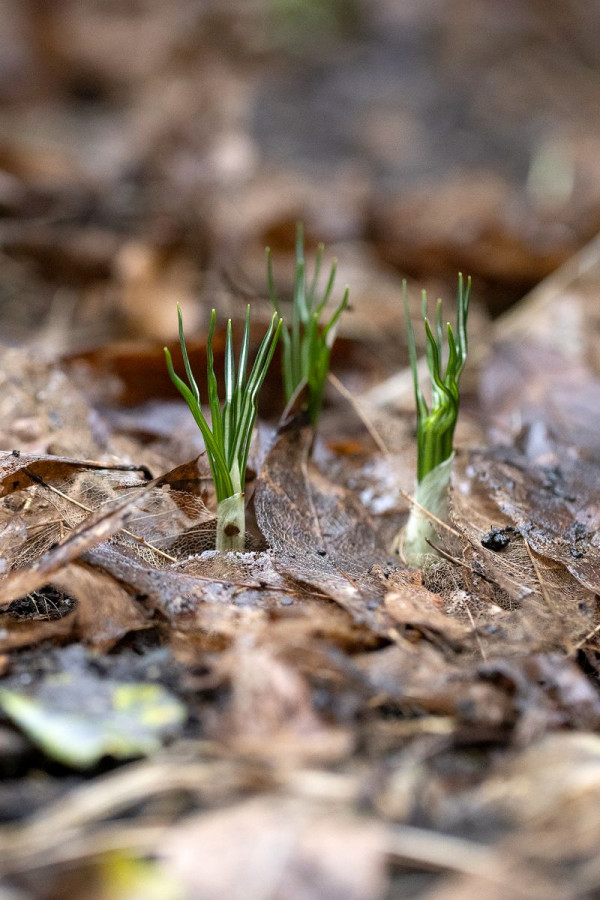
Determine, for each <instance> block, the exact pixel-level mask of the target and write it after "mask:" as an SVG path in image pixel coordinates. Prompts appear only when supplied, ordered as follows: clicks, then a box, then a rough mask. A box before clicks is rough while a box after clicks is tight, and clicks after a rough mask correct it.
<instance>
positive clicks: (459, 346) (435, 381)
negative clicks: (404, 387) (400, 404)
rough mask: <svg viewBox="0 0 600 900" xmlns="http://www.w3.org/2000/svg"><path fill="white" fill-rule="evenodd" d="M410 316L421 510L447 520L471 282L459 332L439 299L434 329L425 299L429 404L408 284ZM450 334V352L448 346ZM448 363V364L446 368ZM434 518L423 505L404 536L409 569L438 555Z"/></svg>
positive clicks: (461, 290) (462, 293) (461, 302)
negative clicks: (434, 543) (444, 314)
mask: <svg viewBox="0 0 600 900" xmlns="http://www.w3.org/2000/svg"><path fill="white" fill-rule="evenodd" d="M403 298H404V314H405V318H406V329H407V339H408V352H409V358H410V367H411V370H412V375H413V384H414V391H415V401H416V406H417V489H416V492H415V499H416V501H417V503H418V504H419V506H421V507H423V508H424V509H426V510H428V512H430V513H431V514H432V515H433V517H435V518H438V519H441V520H445V519H446V517H447V514H448V487H449V484H450V474H451V472H450V470H451V464H452V459H453V456H454V451H453V441H454V430H455V428H456V422H457V420H458V411H459V406H460V393H459V384H460V378H461V375H462V373H463V369H464V367H465V363H466V361H467V349H468V343H467V317H468V314H469V302H470V298H471V279H470V278H467V280H466V284H465V280H464V279H463V276H462V274H460V275H459V276H458V301H457V306H458V309H457V314H456V331H453V329H452V326H451V325H450V323H449V322H448V323H447V324H446V328H445V329H444V327H443V323H442V301H441V300H438V301H437V304H436V308H435V318H434V322H433V327H432V324H431V323H430V321H429V318H428V316H427V294H426V292H425V291H423V294H422V317H423V324H424V327H425V339H426V344H425V358H426V361H427V368H428V369H429V378H430V383H431V402H430V403H429V404H428V403H427V401H426V400H425V396H424V394H423V391H422V390H421V387H420V385H419V374H418V366H417V350H416V344H415V333H414V330H413V326H412V322H411V319H410V313H409V309H408V296H407V287H406V282H404V283H403ZM444 331H445V333H446V343H447V350H446V349H445V347H444ZM444 358H446V365H445V368H444ZM434 534H435V532H434V529H433V525H432V519H431V518H429V517H427V516H426V515H425V514H424V513H423V511H422V510H421V509H419V508H418V507H417V506H412V507H411V511H410V514H409V519H408V523H407V525H406V529H405V532H404V539H403V543H402V552H403V556H404V559H405V561H406V562H407V563H409V564H415V565H423V564H426V563H427V561H428V559H431V557H432V556H433V555H434V552H435V551H433V550H432V548H431V545H430V543H429V541H430V540H431V539H432V538H433V537H434Z"/></svg>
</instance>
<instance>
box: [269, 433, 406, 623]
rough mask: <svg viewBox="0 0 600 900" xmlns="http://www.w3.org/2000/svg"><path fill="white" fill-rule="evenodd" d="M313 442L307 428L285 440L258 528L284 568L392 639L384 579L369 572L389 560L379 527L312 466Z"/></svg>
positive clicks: (278, 446)
mask: <svg viewBox="0 0 600 900" xmlns="http://www.w3.org/2000/svg"><path fill="white" fill-rule="evenodd" d="M311 443H312V432H311V431H310V429H308V428H304V429H301V430H298V429H297V428H295V427H291V428H289V429H287V430H285V431H283V432H282V433H281V434H280V435H279V437H278V439H277V441H276V443H275V445H274V446H273V448H272V449H271V451H270V453H269V454H268V456H267V458H266V460H265V462H264V464H263V467H262V470H261V474H260V477H259V479H258V483H257V487H256V493H255V507H256V519H257V522H258V525H259V528H260V529H261V531H262V533H263V534H264V536H265V538H266V540H267V541H268V543H269V545H270V546H271V547H272V548H273V550H274V551H275V557H274V564H275V566H276V567H277V568H278V569H279V571H281V572H282V573H284V574H285V575H287V576H288V577H290V578H293V579H294V580H296V581H298V582H301V583H304V584H310V585H313V586H314V587H315V588H317V589H318V590H319V591H322V592H324V593H325V594H327V595H328V596H329V597H331V598H332V599H333V600H335V601H336V603H339V604H340V605H341V606H342V607H343V608H344V609H346V610H347V611H348V612H349V613H350V614H351V616H352V617H353V619H354V621H355V622H357V623H358V624H360V625H363V624H365V625H368V627H369V628H370V629H371V630H372V631H374V632H375V633H378V634H387V631H388V630H389V627H390V624H391V620H390V618H389V616H388V615H387V613H385V612H384V611H382V610H381V609H380V606H381V601H382V599H383V595H384V593H385V579H384V578H380V577H378V576H377V575H375V574H372V573H371V568H372V567H373V565H374V564H375V563H377V562H381V561H382V560H384V559H385V556H384V554H383V553H382V550H381V548H380V547H378V546H377V539H376V532H375V530H374V528H373V524H372V522H371V520H370V519H369V516H368V515H367V513H366V510H365V509H364V507H363V506H362V505H361V504H360V502H359V501H358V500H357V498H356V497H355V495H354V494H352V493H351V492H349V491H347V490H344V489H342V488H340V487H339V486H337V485H334V484H332V483H331V482H329V481H328V480H327V479H326V478H325V477H324V476H323V475H322V474H320V473H319V472H318V470H317V469H316V467H315V466H313V465H312V464H311V463H310V461H309V456H310V446H311Z"/></svg>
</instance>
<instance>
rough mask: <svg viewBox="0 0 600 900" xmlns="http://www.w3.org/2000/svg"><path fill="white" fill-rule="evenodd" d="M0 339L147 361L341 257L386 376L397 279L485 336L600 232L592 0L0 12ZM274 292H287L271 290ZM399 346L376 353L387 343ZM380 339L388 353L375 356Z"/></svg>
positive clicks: (81, 0) (599, 8)
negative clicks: (307, 258)
mask: <svg viewBox="0 0 600 900" xmlns="http://www.w3.org/2000/svg"><path fill="white" fill-rule="evenodd" d="M0 15H1V22H2V27H1V28H0V329H1V338H2V341H3V342H4V343H20V342H23V341H32V340H33V341H36V342H38V343H39V344H40V345H43V346H44V347H45V348H46V349H50V350H51V351H52V352H55V353H58V354H65V353H82V352H84V351H86V350H88V351H89V350H92V349H93V348H96V347H99V346H104V345H107V344H109V343H110V342H112V341H115V340H117V339H118V340H120V341H122V340H124V339H126V340H133V341H141V340H143V341H148V342H150V343H157V344H161V343H163V342H164V341H165V340H169V339H172V338H173V337H174V332H175V312H174V307H175V302H176V301H179V302H181V303H182V305H183V307H184V312H185V316H186V321H187V322H188V329H189V331H190V332H192V331H194V330H196V331H197V332H198V333H200V332H203V331H204V329H205V327H206V321H207V310H208V309H209V308H210V307H212V306H213V305H216V306H218V308H219V310H220V311H221V310H222V311H223V314H234V315H235V314H238V313H239V312H240V310H241V309H242V308H243V305H244V304H245V303H246V302H247V301H248V300H249V299H250V300H255V301H256V302H257V304H258V309H262V308H263V306H264V310H265V314H266V312H267V309H268V304H266V303H264V304H263V306H261V304H260V301H261V298H262V299H264V296H265V291H266V285H265V282H266V279H265V268H264V246H265V245H266V244H269V245H271V247H272V248H273V250H274V252H275V256H276V260H277V261H278V266H279V268H278V270H277V271H278V278H280V279H281V283H282V290H285V287H286V278H287V279H288V281H291V276H292V268H291V265H290V260H291V251H292V247H293V234H294V225H295V222H296V221H297V220H298V219H303V220H304V222H305V226H306V232H307V238H308V241H309V244H312V245H313V246H314V244H315V243H316V242H317V241H319V240H323V241H324V242H325V243H326V244H327V246H328V248H329V249H330V250H331V252H332V253H335V254H336V255H337V256H338V257H339V259H340V281H341V282H349V283H350V285H351V289H352V299H353V305H354V307H355V312H356V315H355V317H354V318H352V317H350V316H348V317H347V323H346V325H345V328H346V330H347V331H349V332H350V333H352V331H354V332H355V333H356V334H360V336H361V337H362V338H365V339H366V340H369V338H372V340H373V341H379V340H381V339H382V335H385V336H386V339H387V340H388V341H389V347H384V350H383V353H382V358H383V359H384V360H388V361H389V367H390V369H392V368H393V366H397V365H398V356H397V351H396V355H395V352H394V345H395V343H397V341H398V339H399V335H400V334H401V329H402V324H401V321H400V317H399V315H398V296H399V285H400V281H401V278H402V277H403V276H404V275H407V276H409V277H410V278H414V279H418V281H419V284H422V285H423V286H425V287H429V288H430V289H431V290H434V291H439V292H443V294H444V295H447V294H448V292H449V291H450V292H452V293H453V292H454V289H455V283H456V273H457V271H458V270H459V269H463V270H465V271H467V272H470V273H471V274H472V275H473V277H474V281H475V294H476V297H477V299H478V302H479V304H480V307H481V310H482V314H483V315H484V316H490V317H495V316H497V315H498V314H499V313H501V312H502V311H503V310H505V309H506V308H508V307H509V306H510V305H511V304H513V303H514V302H516V301H517V300H518V299H519V298H520V297H521V296H522V295H523V294H524V293H525V292H526V291H527V290H528V289H529V288H531V287H532V286H533V285H535V284H536V283H537V282H538V281H539V280H540V279H542V278H543V277H544V276H546V275H547V274H548V273H550V272H551V271H552V270H553V269H555V268H556V267H557V266H559V265H560V264H561V263H562V262H564V261H565V260H566V259H568V258H569V256H570V255H572V254H573V253H574V252H575V251H576V250H577V249H578V248H579V247H581V246H582V245H583V244H584V243H585V242H587V241H588V240H589V239H590V238H591V237H592V236H593V235H594V234H595V233H596V232H597V231H598V230H600V42H599V41H598V34H600V5H599V4H596V3H590V2H589V0H556V2H548V0H503V2H502V3H498V2H497V0H239V2H236V0H52V2H47V0H0ZM286 273H287V274H286ZM392 319H393V321H394V323H395V324H394V326H393V328H392V332H391V333H390V329H389V323H390V321H391V320H392ZM384 343H385V341H384Z"/></svg>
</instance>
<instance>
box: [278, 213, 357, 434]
mask: <svg viewBox="0 0 600 900" xmlns="http://www.w3.org/2000/svg"><path fill="white" fill-rule="evenodd" d="M324 249H325V248H324V245H323V244H319V246H318V248H317V256H316V261H315V269H314V272H313V276H312V278H311V279H310V282H308V281H307V277H306V261H305V259H304V231H303V228H302V224H301V223H298V225H297V227H296V269H295V275H294V294H293V299H292V310H291V324H289V325H288V324H287V323H285V324H284V326H283V330H282V332H281V336H282V341H283V354H282V372H283V386H284V390H285V399H286V402H287V403H288V404H289V403H290V402H292V401H293V399H295V398H296V397H297V396H298V395H299V394H300V392H301V391H302V389H303V388H304V387H305V386H306V387H307V388H308V400H307V403H306V409H307V412H308V416H309V419H310V422H311V424H312V425H313V426H316V424H317V421H318V419H319V415H320V413H321V406H322V405H323V391H324V390H325V382H326V381H327V375H328V372H329V361H330V357H331V350H332V348H333V345H334V342H335V335H336V330H337V324H338V322H339V319H340V316H341V315H342V313H343V311H344V310H345V309H346V307H347V306H348V293H349V288H348V287H346V289H345V291H344V294H343V296H342V299H341V301H340V303H339V304H338V305H337V307H336V308H335V310H334V312H333V314H332V315H331V318H330V319H329V321H328V322H326V323H321V322H320V319H321V315H322V313H323V311H324V309H325V307H326V305H327V303H328V301H329V299H330V298H331V293H332V291H333V285H334V282H335V273H336V267H337V262H336V260H333V262H332V264H331V269H330V273H329V278H328V280H327V283H326V285H325V289H324V291H323V292H322V294H320V295H319V293H318V283H319V276H320V274H321V266H322V262H323V251H324ZM266 253H267V278H268V284H269V296H270V298H271V303H272V304H273V307H274V309H275V312H276V313H277V315H280V314H281V313H280V303H279V299H278V297H277V293H276V291H275V281H274V278H273V262H272V259H271V250H270V248H269V247H267V250H266Z"/></svg>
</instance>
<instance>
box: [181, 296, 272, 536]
mask: <svg viewBox="0 0 600 900" xmlns="http://www.w3.org/2000/svg"><path fill="white" fill-rule="evenodd" d="M177 316H178V320H179V343H180V345H181V353H182V356H183V365H184V368H185V374H186V377H187V381H188V383H187V384H186V383H185V381H183V379H181V378H180V377H179V376H178V375H177V374H176V372H175V369H174V368H173V360H172V358H171V354H170V353H169V351H168V349H167V348H166V347H165V348H164V349H165V359H166V362H167V369H168V370H169V375H170V376H171V381H172V382H173V384H174V385H175V387H176V388H177V390H178V391H179V392H180V394H181V395H182V397H183V399H184V400H185V401H186V403H187V405H188V406H189V408H190V411H191V413H192V415H193V417H194V419H195V421H196V424H197V425H198V428H199V429H200V431H201V432H202V437H203V438H204V444H205V447H206V454H207V456H208V462H209V465H210V471H211V474H212V478H213V483H214V486H215V492H216V495H217V503H218V507H217V550H221V551H226V550H243V549H244V541H245V532H246V528H245V506H244V487H245V483H246V468H247V464H248V454H249V452H250V441H251V439H252V432H253V429H254V423H255V421H256V414H257V399H258V393H259V391H260V389H261V387H262V385H263V382H264V380H265V377H266V375H267V371H268V369H269V365H270V364H271V360H272V358H273V354H274V352H275V347H276V345H277V340H278V338H279V332H280V331H281V325H282V322H281V319H279V320H278V315H277V313H274V314H273V317H272V319H271V323H270V325H269V328H268V330H267V333H266V334H265V336H264V338H263V339H262V343H261V345H260V347H259V349H258V353H257V354H256V358H255V360H254V365H253V366H252V369H251V370H250V374H249V375H248V372H247V370H248V349H249V345H250V306H248V307H247V310H246V323H245V327H244V334H243V337H242V344H241V349H240V353H239V358H238V364H237V371H236V366H235V358H234V352H233V338H232V333H231V319H229V320H228V322H227V334H226V338H225V402H224V403H223V404H221V401H220V400H219V393H218V386H217V377H216V375H215V366H214V356H213V347H212V344H213V336H214V332H215V324H216V319H217V314H216V311H215V310H214V309H213V311H212V313H211V319H210V328H209V332H208V341H207V344H206V375H207V384H208V404H209V407H210V417H211V424H210V425H209V424H208V422H207V420H206V418H205V417H204V413H203V412H202V406H201V404H200V391H199V389H198V385H197V383H196V380H195V378H194V376H193V374H192V369H191V366H190V361H189V358H188V353H187V348H186V344H185V337H184V333H183V319H182V315H181V309H180V308H179V304H178V305H177Z"/></svg>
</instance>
